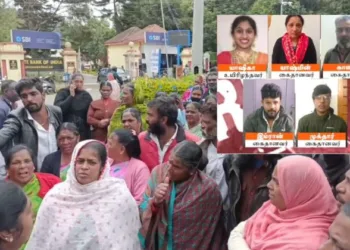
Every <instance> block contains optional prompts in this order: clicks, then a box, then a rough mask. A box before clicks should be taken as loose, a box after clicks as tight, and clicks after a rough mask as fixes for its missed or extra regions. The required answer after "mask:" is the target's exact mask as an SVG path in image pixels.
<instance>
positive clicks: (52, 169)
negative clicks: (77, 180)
mask: <svg viewBox="0 0 350 250" xmlns="http://www.w3.org/2000/svg"><path fill="white" fill-rule="evenodd" d="M41 166H42V167H41V170H40V172H42V173H48V174H53V175H56V176H57V177H60V168H61V151H60V150H58V151H56V152H53V153H51V154H49V155H47V156H46V157H45V159H44V161H43V164H42V165H41Z"/></svg>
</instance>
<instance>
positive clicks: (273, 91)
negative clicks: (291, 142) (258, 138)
mask: <svg viewBox="0 0 350 250" xmlns="http://www.w3.org/2000/svg"><path fill="white" fill-rule="evenodd" d="M281 99H282V92H281V89H280V87H279V86H278V85H276V84H274V83H267V84H265V85H264V86H263V87H262V89H261V108H259V109H258V110H256V111H254V113H252V114H250V115H249V116H248V117H247V119H246V121H245V123H244V132H256V133H265V132H294V121H293V119H292V117H290V116H289V115H288V114H286V113H285V111H284V108H283V106H282V105H281Z"/></svg>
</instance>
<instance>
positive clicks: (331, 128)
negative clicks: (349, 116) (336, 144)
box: [298, 108, 348, 133]
mask: <svg viewBox="0 0 350 250" xmlns="http://www.w3.org/2000/svg"><path fill="white" fill-rule="evenodd" d="M347 130H348V128H347V125H346V123H345V121H344V120H343V118H341V117H340V116H337V115H335V114H334V110H333V109H332V108H331V109H330V113H329V115H326V116H319V115H317V113H316V110H315V111H314V112H312V113H311V114H308V115H305V116H303V117H302V118H301V119H300V120H299V124H298V133H327V132H329V133H333V132H334V133H347Z"/></svg>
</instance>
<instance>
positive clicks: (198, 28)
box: [191, 0, 204, 74]
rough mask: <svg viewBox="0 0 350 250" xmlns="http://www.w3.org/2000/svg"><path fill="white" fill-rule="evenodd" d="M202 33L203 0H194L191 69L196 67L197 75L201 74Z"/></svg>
mask: <svg viewBox="0 0 350 250" xmlns="http://www.w3.org/2000/svg"><path fill="white" fill-rule="evenodd" d="M203 33H204V0H194V4H193V34H192V67H191V70H192V72H194V68H195V67H198V73H199V74H202V72H203Z"/></svg>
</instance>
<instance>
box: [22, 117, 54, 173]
mask: <svg viewBox="0 0 350 250" xmlns="http://www.w3.org/2000/svg"><path fill="white" fill-rule="evenodd" d="M26 112H27V115H28V119H29V120H32V121H33V123H34V127H35V129H36V132H37V134H38V155H37V163H38V166H37V168H38V172H39V171H40V169H41V165H42V163H43V161H44V159H45V157H46V156H47V155H48V154H51V153H53V152H55V151H57V139H56V131H55V128H54V126H53V125H52V124H51V123H49V130H46V129H45V128H44V127H43V126H42V125H41V124H39V123H38V122H37V121H36V120H34V119H33V117H32V115H31V114H30V113H29V112H28V110H26ZM49 120H50V117H49Z"/></svg>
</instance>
